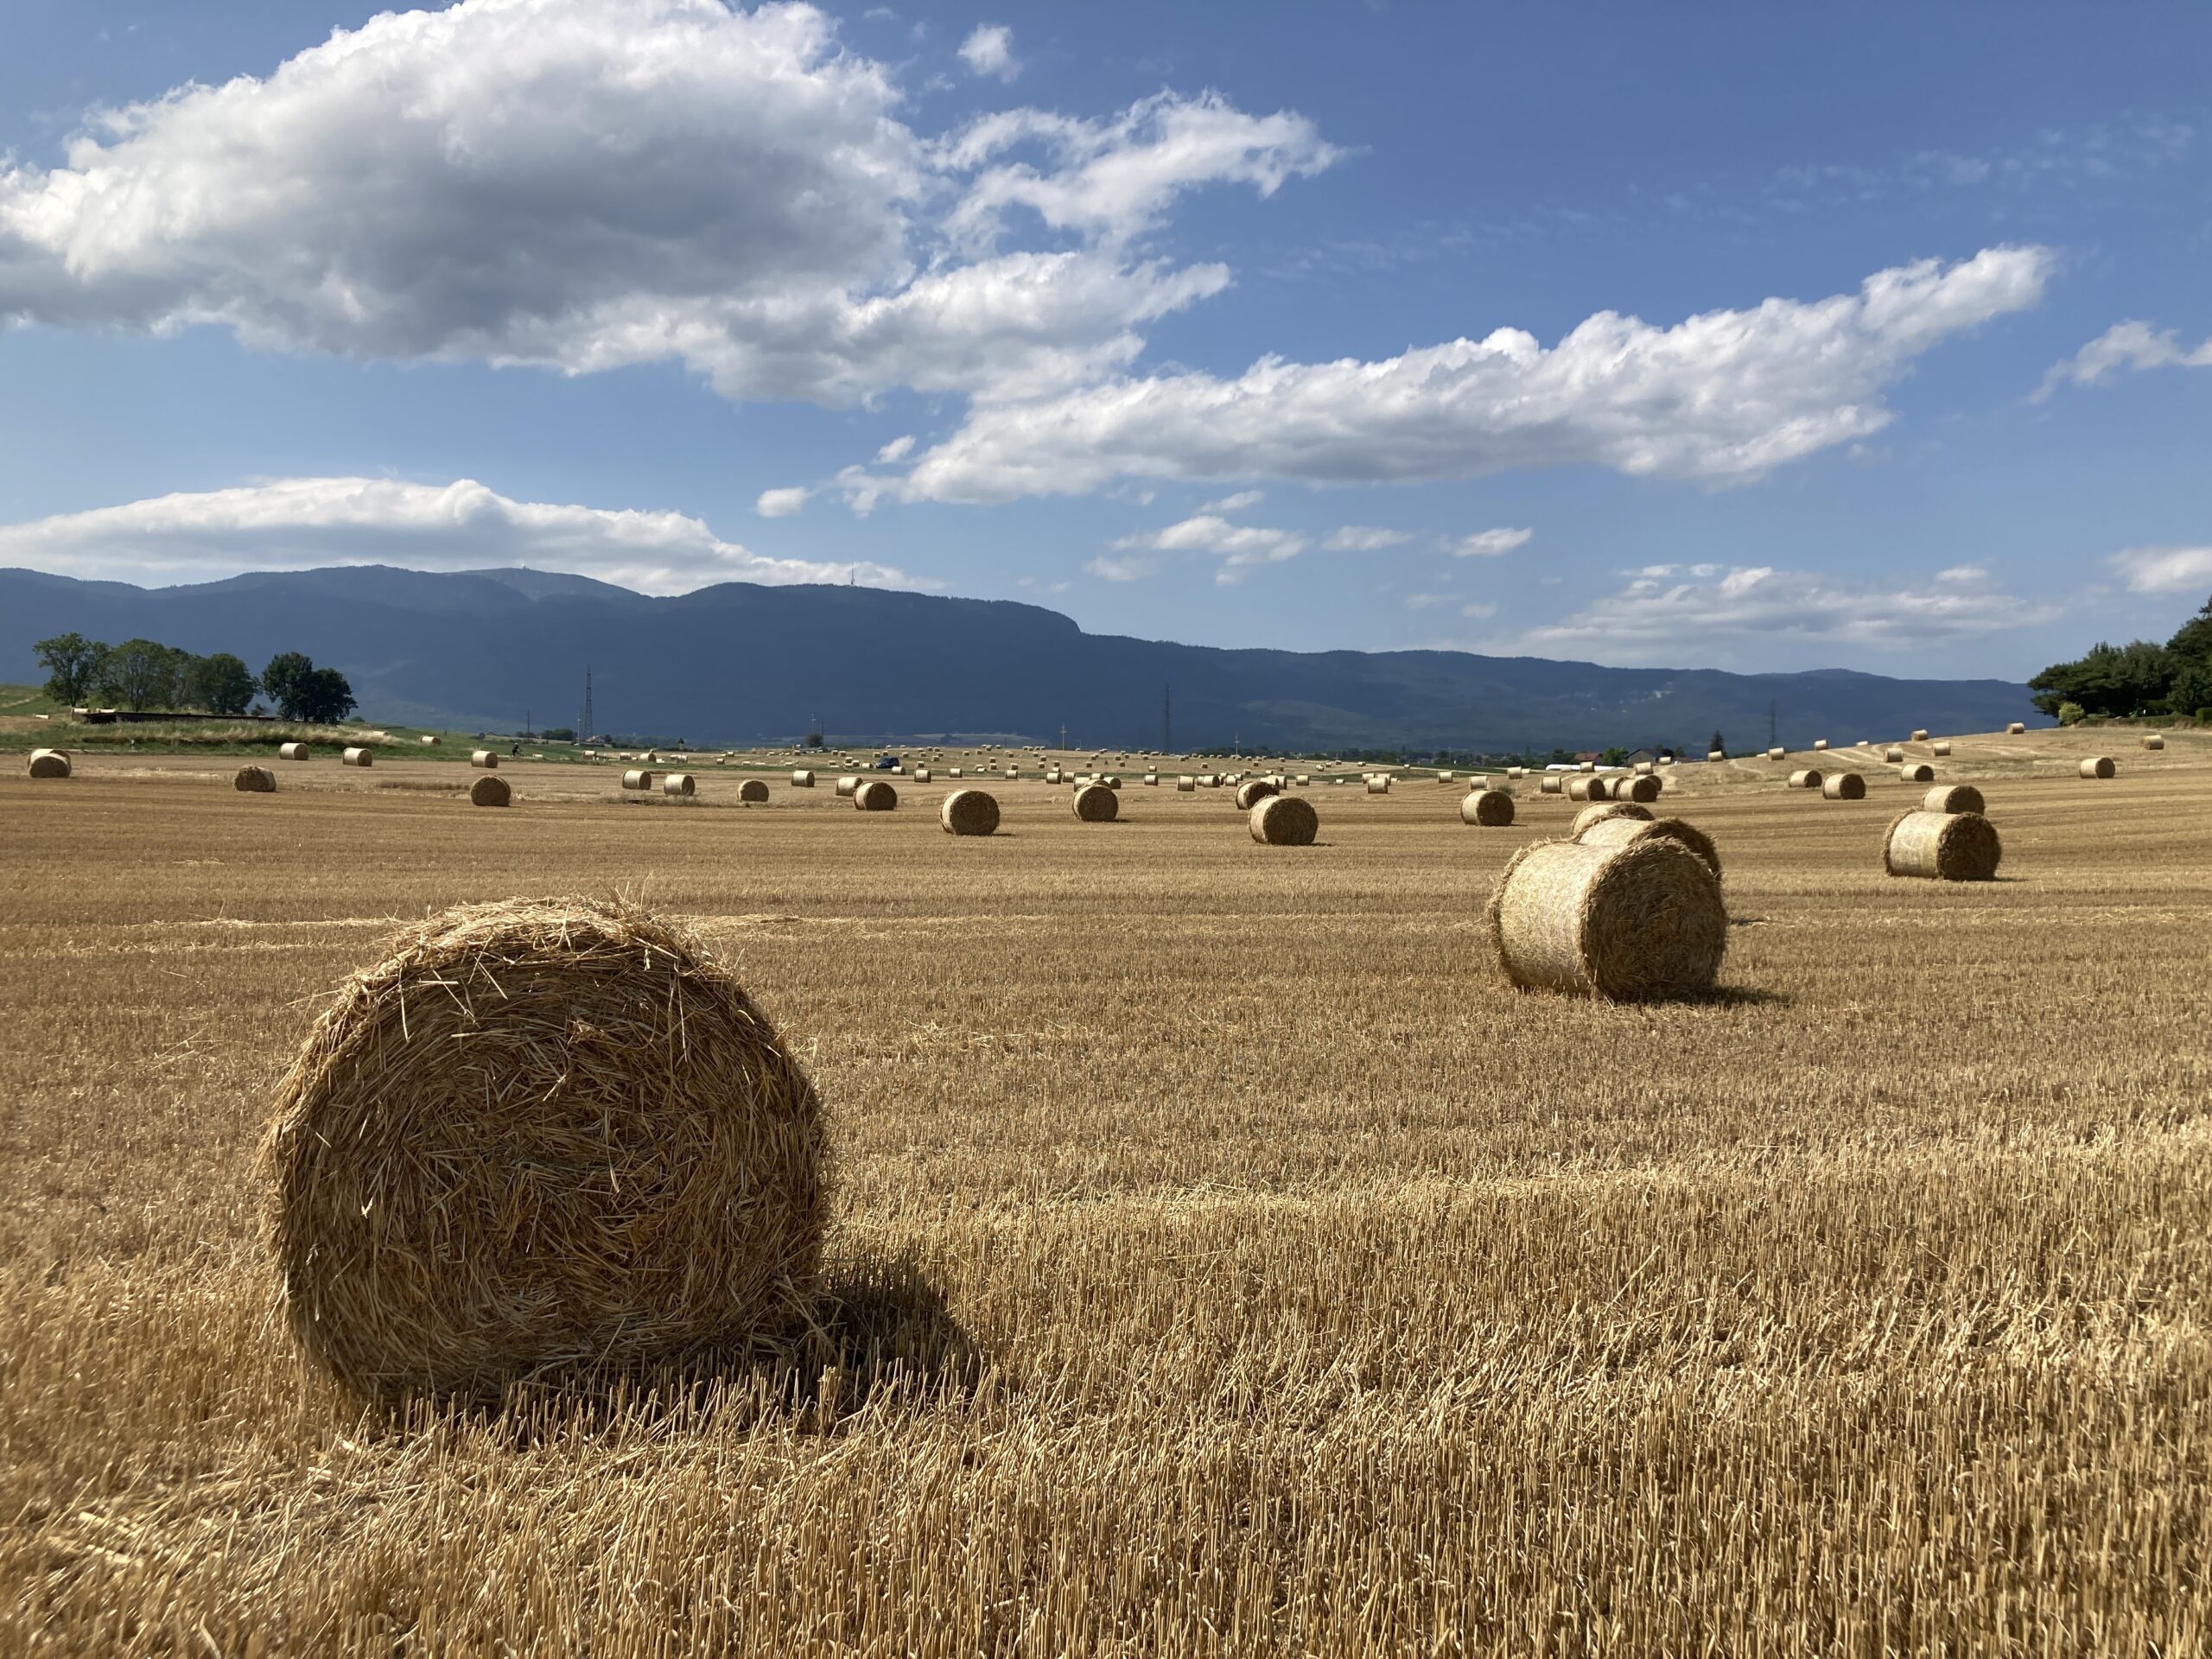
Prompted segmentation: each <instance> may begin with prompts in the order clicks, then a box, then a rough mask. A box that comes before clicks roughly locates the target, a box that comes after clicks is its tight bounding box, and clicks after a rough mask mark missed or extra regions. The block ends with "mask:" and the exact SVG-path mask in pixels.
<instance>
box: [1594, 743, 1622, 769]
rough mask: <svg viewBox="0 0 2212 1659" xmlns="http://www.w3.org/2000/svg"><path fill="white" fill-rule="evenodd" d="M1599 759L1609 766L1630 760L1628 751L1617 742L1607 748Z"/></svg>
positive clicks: (1619, 764)
mask: <svg viewBox="0 0 2212 1659" xmlns="http://www.w3.org/2000/svg"><path fill="white" fill-rule="evenodd" d="M1598 759H1599V760H1601V761H1603V762H1604V763H1605V765H1606V766H1621V765H1624V764H1625V763H1626V761H1627V760H1628V751H1627V750H1626V749H1624V748H1623V747H1621V746H1620V745H1619V744H1618V743H1616V744H1614V745H1613V747H1611V748H1610V749H1607V750H1606V751H1605V753H1603V754H1601V755H1599V757H1598Z"/></svg>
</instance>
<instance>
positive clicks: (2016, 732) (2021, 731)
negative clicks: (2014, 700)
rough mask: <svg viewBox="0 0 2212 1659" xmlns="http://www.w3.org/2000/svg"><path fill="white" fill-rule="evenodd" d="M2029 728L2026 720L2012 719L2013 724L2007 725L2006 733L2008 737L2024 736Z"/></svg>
mask: <svg viewBox="0 0 2212 1659" xmlns="http://www.w3.org/2000/svg"><path fill="white" fill-rule="evenodd" d="M2027 729H2028V722H2027V721H2024V720H2016V721H2012V724H2010V725H2009V726H2007V727H2005V736H2007V737H2022V736H2024V735H2026V733H2027Z"/></svg>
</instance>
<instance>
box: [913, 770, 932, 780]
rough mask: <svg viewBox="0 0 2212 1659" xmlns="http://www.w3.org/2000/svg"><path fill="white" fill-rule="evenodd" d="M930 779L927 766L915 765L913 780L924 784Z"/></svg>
mask: <svg viewBox="0 0 2212 1659" xmlns="http://www.w3.org/2000/svg"><path fill="white" fill-rule="evenodd" d="M930 780H931V773H930V769H929V768H928V767H927V766H916V767H915V768H914V781H915V782H916V783H918V784H926V783H928V782H929V781H930Z"/></svg>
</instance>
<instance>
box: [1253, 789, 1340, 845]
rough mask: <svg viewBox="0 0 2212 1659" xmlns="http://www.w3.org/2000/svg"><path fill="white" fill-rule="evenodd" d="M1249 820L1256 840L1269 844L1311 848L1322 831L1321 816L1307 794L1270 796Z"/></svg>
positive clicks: (1254, 811)
mask: <svg viewBox="0 0 2212 1659" xmlns="http://www.w3.org/2000/svg"><path fill="white" fill-rule="evenodd" d="M1245 822H1246V823H1248V824H1249V826H1250V828H1251V831H1252V839H1253V840H1255V841H1256V842H1262V844H1263V845H1266V846H1268V847H1311V846H1312V845H1313V837H1314V836H1317V835H1319V834H1320V832H1321V815H1320V814H1319V813H1318V812H1316V811H1315V810H1313V802H1311V801H1309V800H1307V799H1306V798H1305V797H1304V796H1303V795H1270V796H1268V798H1266V799H1265V800H1262V801H1261V802H1260V803H1259V804H1256V805H1255V806H1254V807H1253V809H1252V810H1251V813H1250V814H1249V817H1247V818H1246V820H1245Z"/></svg>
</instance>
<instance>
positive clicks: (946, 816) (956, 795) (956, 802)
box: [937, 789, 999, 836]
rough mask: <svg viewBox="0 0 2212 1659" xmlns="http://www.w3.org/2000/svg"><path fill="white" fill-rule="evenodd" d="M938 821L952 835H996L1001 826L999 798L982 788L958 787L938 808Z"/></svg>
mask: <svg viewBox="0 0 2212 1659" xmlns="http://www.w3.org/2000/svg"><path fill="white" fill-rule="evenodd" d="M937 821H938V823H941V824H943V825H944V830H945V833H946V834H947V835H950V836H988V835H995V834H996V833H997V831H998V827H999V804H998V799H997V798H996V797H995V796H992V795H987V794H985V793H984V792H983V791H982V790H980V789H956V790H954V791H952V793H951V794H950V795H948V796H946V797H945V798H944V805H942V806H940V807H938V810H937Z"/></svg>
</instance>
